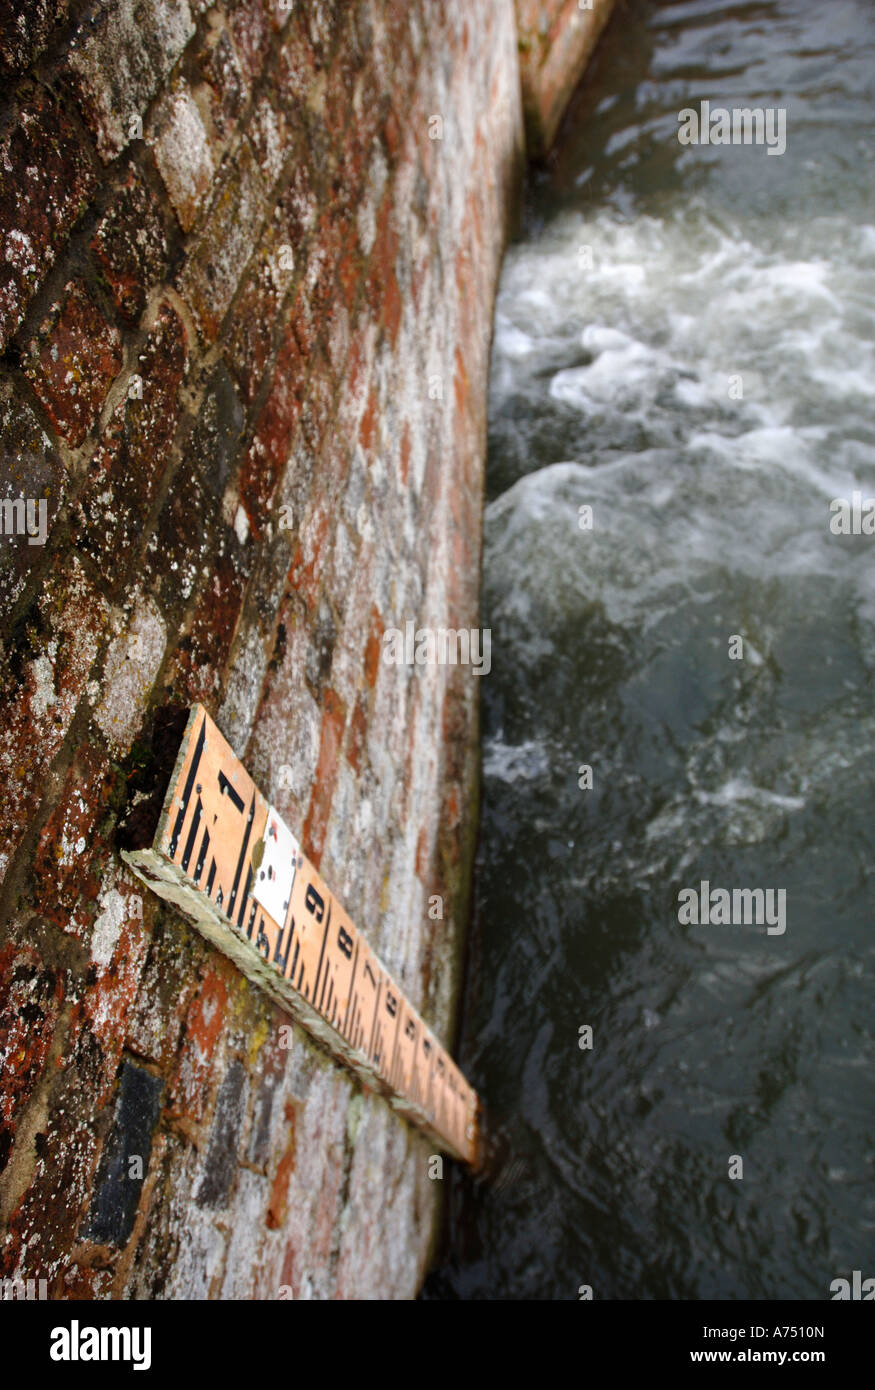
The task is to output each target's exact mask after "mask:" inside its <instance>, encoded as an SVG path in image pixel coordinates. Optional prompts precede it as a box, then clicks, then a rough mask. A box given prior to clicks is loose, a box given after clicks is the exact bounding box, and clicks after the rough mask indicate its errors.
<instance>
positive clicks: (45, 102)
mask: <svg viewBox="0 0 875 1390" xmlns="http://www.w3.org/2000/svg"><path fill="white" fill-rule="evenodd" d="M96 181H97V180H96V174H95V172H94V168H93V165H92V159H91V158H89V154H88V151H87V150H86V149H85V148H84V147H83V143H82V140H81V138H80V136H79V134H78V132H77V130H76V128H75V126H74V125H73V123H72V122H71V121H70V119H69V118H68V117H67V115H66V114H65V112H64V111H63V110H62V109H61V108H60V107H59V106H58V105H57V103H56V102H55V101H54V100H53V99H52V97H51V96H49V95H48V94H47V93H46V92H40V93H38V94H37V95H35V96H34V98H33V100H32V102H31V103H30V104H29V105H27V106H24V107H23V108H22V109H21V111H20V112H19V113H18V119H17V121H16V123H15V125H14V126H13V128H12V130H11V132H10V133H9V135H7V136H6V138H5V140H4V141H3V142H2V144H0V245H2V247H3V266H2V270H0V348H2V347H5V346H6V343H7V342H8V340H9V338H10V336H11V335H12V333H13V332H14V331H15V329H16V328H17V327H18V325H19V323H20V322H21V320H22V318H23V317H24V312H25V310H26V308H27V306H28V304H29V303H30V301H31V299H32V298H33V296H34V294H35V293H36V291H37V290H38V289H39V287H40V285H41V284H42V283H43V281H44V280H45V277H46V275H47V273H48V271H49V270H50V268H51V266H52V265H53V264H54V261H55V257H56V256H57V254H58V251H59V249H60V248H61V247H62V246H63V244H64V242H65V241H66V239H67V237H68V236H69V234H70V231H71V230H72V228H73V227H74V225H75V223H76V222H77V221H78V219H79V217H80V216H81V214H82V212H83V210H84V208H85V206H86V205H87V203H88V200H89V199H90V197H91V195H92V193H93V191H94V188H95V185H96Z"/></svg>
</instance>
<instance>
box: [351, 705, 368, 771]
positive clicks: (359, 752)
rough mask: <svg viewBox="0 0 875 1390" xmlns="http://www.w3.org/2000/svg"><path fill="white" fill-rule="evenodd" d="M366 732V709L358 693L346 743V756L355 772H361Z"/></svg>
mask: <svg viewBox="0 0 875 1390" xmlns="http://www.w3.org/2000/svg"><path fill="white" fill-rule="evenodd" d="M367 734H368V709H367V704H366V703H365V700H364V698H363V697H362V696H361V695H360V696H359V697H358V699H357V700H356V702H355V709H354V710H353V712H352V718H351V719H350V721H349V738H348V739H347V743H346V757H347V761H348V762H349V765H350V767H351V768H352V769H353V771H354V772H356V773H357V774H359V775H360V774H361V771H362V764H363V761H364V758H365V739H366V738H367Z"/></svg>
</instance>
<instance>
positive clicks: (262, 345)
mask: <svg viewBox="0 0 875 1390" xmlns="http://www.w3.org/2000/svg"><path fill="white" fill-rule="evenodd" d="M294 275H295V263H294V256H293V253H292V248H291V246H290V245H289V243H288V242H287V241H286V240H285V234H284V229H283V227H282V226H281V225H278V224H277V222H276V221H274V223H273V224H272V225H271V227H270V229H269V231H268V232H267V234H266V236H265V237H264V238H263V239H262V241H261V243H260V245H259V246H258V248H257V250H256V252H255V256H254V259H253V264H252V266H251V267H250V272H249V276H248V278H247V281H246V284H245V286H244V288H243V290H242V291H241V294H240V297H239V299H238V300H237V304H236V306H235V309H234V314H233V317H232V321H231V328H230V332H229V335H228V344H227V347H226V349H225V351H226V354H227V357H228V361H229V363H230V365H231V369H232V371H233V373H234V376H235V378H236V380H237V382H238V384H239V386H240V389H241V391H242V393H243V397H244V399H245V400H247V401H249V402H251V401H252V400H254V398H255V395H256V393H257V391H258V388H259V386H260V384H261V378H262V376H263V374H264V369H265V367H266V365H267V360H268V357H269V356H270V351H271V347H272V345H273V339H274V333H275V331H276V319H277V315H278V312H279V308H280V305H281V304H282V303H283V300H284V299H285V296H286V291H287V290H288V288H289V286H290V285H291V283H292V280H293V279H294Z"/></svg>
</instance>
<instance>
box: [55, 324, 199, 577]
mask: <svg viewBox="0 0 875 1390" xmlns="http://www.w3.org/2000/svg"><path fill="white" fill-rule="evenodd" d="M186 346H187V345H186V337H185V330H184V328H183V326H182V323H181V322H180V320H179V318H178V317H177V315H176V312H175V311H174V310H173V309H172V308H171V307H170V305H169V304H166V303H165V304H163V305H162V306H161V309H160V311H159V314H158V317H157V319H156V322H155V326H154V328H153V329H152V331H151V333H150V334H149V337H148V339H147V340H146V343H145V346H144V347H143V351H142V352H141V353H140V354H139V359H138V366H137V376H138V378H139V381H140V383H141V387H142V398H141V399H140V398H139V397H138V396H137V395H136V394H134V395H132V394H131V391H132V389H133V388H129V391H128V395H127V397H126V398H125V399H124V400H123V401H122V402H121V404H120V405H119V406H118V407H117V408H116V410H115V413H114V414H113V416H112V419H111V420H110V422H109V424H108V426H107V428H106V432H105V434H104V436H103V438H102V440H101V442H100V445H99V446H98V449H97V451H96V453H95V455H94V457H93V459H92V460H91V464H90V467H89V472H88V478H87V481H86V484H85V486H84V488H83V490H82V493H81V494H80V496H79V499H78V501H77V503H76V505H75V507H74V513H73V516H74V526H75V538H76V545H77V546H78V548H79V550H80V551H81V552H82V553H83V554H86V555H89V556H91V558H92V559H93V560H94V561H95V562H96V563H97V564H99V565H100V567H101V570H102V571H103V573H104V575H105V576H106V577H107V579H108V580H109V581H110V583H113V584H117V583H119V582H120V581H121V580H122V579H123V577H124V576H125V574H126V573H127V570H128V567H129V565H130V563H131V561H132V559H133V555H134V551H135V548H136V547H137V546H138V545H139V544H140V542H141V539H142V527H143V524H144V521H145V519H146V516H147V515H148V512H149V509H150V507H151V505H152V502H153V500H154V497H155V493H156V491H157V488H158V483H159V481H160V479H161V476H162V474H163V472H164V468H165V467H166V464H167V454H168V451H169V448H170V444H171V441H172V439H173V435H174V432H175V429H176V424H177V421H178V419H179V413H180V402H179V387H180V384H181V382H182V380H183V377H184V374H185V370H186V362H187V356H186Z"/></svg>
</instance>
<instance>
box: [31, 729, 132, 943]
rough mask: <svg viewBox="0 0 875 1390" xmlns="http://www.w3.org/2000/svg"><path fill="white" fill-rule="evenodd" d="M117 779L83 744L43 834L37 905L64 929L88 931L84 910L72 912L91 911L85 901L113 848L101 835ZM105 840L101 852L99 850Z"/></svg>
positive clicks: (98, 752) (36, 870)
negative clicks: (82, 907)
mask: <svg viewBox="0 0 875 1390" xmlns="http://www.w3.org/2000/svg"><path fill="white" fill-rule="evenodd" d="M116 780H117V779H116V774H115V773H114V772H113V770H112V768H111V767H110V766H109V764H108V762H107V758H106V754H105V753H104V752H103V750H102V749H100V748H98V747H97V746H96V745H95V744H92V743H84V744H82V745H81V746H80V747H79V748H78V749H77V750H76V753H75V755H74V758H73V761H72V763H71V765H70V769H69V772H68V773H67V776H66V779H65V782H64V787H63V790H62V792H61V795H60V798H59V800H58V804H57V806H56V807H55V809H54V810H53V811H52V813H51V815H50V816H49V818H48V820H47V821H46V823H45V825H44V827H43V829H42V831H41V833H40V838H39V842H38V844H37V849H36V855H35V857H34V865H33V875H34V880H35V883H36V885H37V894H38V896H37V905H38V907H39V909H40V911H41V913H42V915H43V916H44V917H46V918H48V919H49V920H50V921H54V922H56V923H57V925H58V926H59V927H61V928H63V929H64V930H67V931H69V930H74V931H76V930H78V931H79V932H80V934H81V933H82V932H83V931H84V925H85V914H84V913H81V915H80V917H79V920H78V921H74V914H75V913H76V910H77V907H79V905H80V904H81V903H83V902H84V904H85V905H86V911H88V909H87V905H88V904H90V903H93V902H94V901H96V899H97V895H98V893H99V891H100V883H101V881H100V869H101V867H102V862H101V861H102V858H105V857H106V856H108V854H109V849H110V846H109V844H108V842H107V841H106V840H104V839H103V836H102V835H101V823H102V822H103V821H104V819H105V818H106V816H107V812H108V810H109V807H110V804H111V796H112V793H113V791H114V789H115V787H116ZM102 840H103V844H104V855H103V856H101V855H100V854H98V853H97V852H96V851H97V848H98V846H99V845H100V843H101V841H102ZM80 912H81V910H80ZM88 920H90V914H89V916H88Z"/></svg>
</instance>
